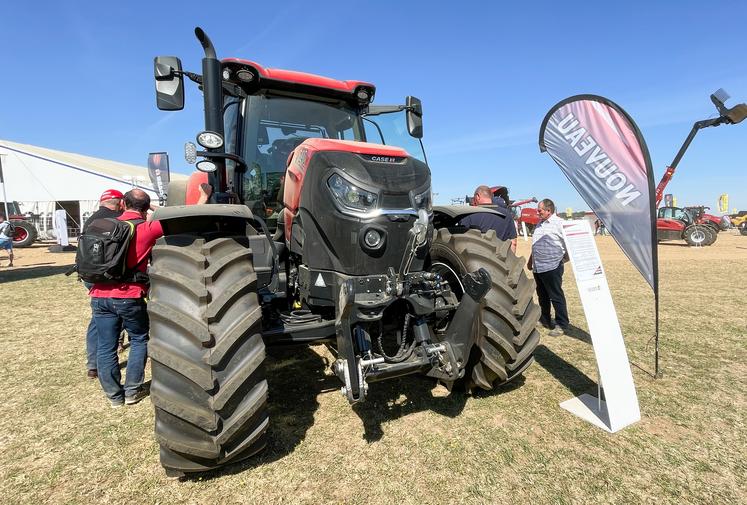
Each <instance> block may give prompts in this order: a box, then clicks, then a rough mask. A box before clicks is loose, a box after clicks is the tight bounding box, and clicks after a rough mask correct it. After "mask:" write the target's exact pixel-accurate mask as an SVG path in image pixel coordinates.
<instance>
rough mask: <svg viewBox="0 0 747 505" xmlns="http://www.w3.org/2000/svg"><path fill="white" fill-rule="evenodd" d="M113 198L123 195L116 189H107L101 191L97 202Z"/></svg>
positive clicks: (122, 196)
mask: <svg viewBox="0 0 747 505" xmlns="http://www.w3.org/2000/svg"><path fill="white" fill-rule="evenodd" d="M114 198H124V195H123V194H122V192H121V191H117V190H116V189H107V190H106V191H104V192H103V193H101V198H99V202H105V201H107V200H112V199H114Z"/></svg>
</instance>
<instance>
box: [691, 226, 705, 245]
mask: <svg viewBox="0 0 747 505" xmlns="http://www.w3.org/2000/svg"><path fill="white" fill-rule="evenodd" d="M690 238H691V239H692V241H693V242H695V243H696V244H701V243H703V242H705V239H706V235H705V232H704V231H703V230H700V229H696V230H695V231H693V232H692V234H691V235H690Z"/></svg>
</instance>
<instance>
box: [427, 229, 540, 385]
mask: <svg viewBox="0 0 747 505" xmlns="http://www.w3.org/2000/svg"><path fill="white" fill-rule="evenodd" d="M510 246H511V244H510V242H509V241H502V240H499V239H498V238H497V237H496V235H495V232H494V231H493V230H490V231H488V232H487V233H480V231H479V230H468V231H467V232H465V233H463V234H452V233H450V232H449V231H448V230H447V229H445V228H444V229H440V230H437V231H436V233H435V237H434V241H433V245H432V246H431V259H432V260H433V261H435V260H438V261H446V262H448V263H450V264H451V266H452V267H453V268H454V269H455V270H456V271H457V272H459V273H460V274H461V275H463V274H464V273H466V272H473V271H475V270H477V269H478V268H485V269H486V270H487V271H488V272H489V273H490V276H491V281H492V287H491V290H490V291H489V292H488V294H487V295H486V296H485V299H484V300H483V302H482V305H481V311H480V318H479V324H478V325H477V331H478V335H477V338H476V345H475V349H473V355H472V357H471V359H470V363H469V364H468V367H467V370H466V372H465V386H466V388H467V389H468V390H472V389H474V388H481V389H485V390H491V389H493V388H495V387H497V386H500V385H501V384H505V383H507V382H509V381H511V380H513V379H515V378H516V377H518V376H519V375H521V374H522V373H523V372H524V370H525V369H526V368H527V367H528V366H529V365H530V364H531V363H532V361H533V354H534V351H535V349H536V348H537V345H538V344H539V332H538V331H537V329H536V326H537V322H538V321H539V317H540V310H539V307H538V306H537V304H536V303H534V301H533V295H534V279H532V278H529V277H527V275H526V273H525V272H524V268H523V267H524V259H523V258H519V257H517V256H516V255H515V254H514V253H513V252H512V251H511V249H510ZM454 263H456V264H454Z"/></svg>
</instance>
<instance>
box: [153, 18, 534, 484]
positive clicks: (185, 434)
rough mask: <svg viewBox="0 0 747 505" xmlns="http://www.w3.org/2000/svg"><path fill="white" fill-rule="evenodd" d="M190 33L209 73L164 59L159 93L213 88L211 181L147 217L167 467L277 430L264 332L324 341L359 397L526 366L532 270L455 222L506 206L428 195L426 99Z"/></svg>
mask: <svg viewBox="0 0 747 505" xmlns="http://www.w3.org/2000/svg"><path fill="white" fill-rule="evenodd" d="M195 33H196V35H197V38H198V39H199V41H200V42H201V44H202V46H203V49H204V51H205V57H204V58H203V60H202V74H201V75H198V74H195V73H192V72H187V71H183V70H182V66H181V62H180V61H179V59H178V58H175V57H158V58H156V59H155V79H156V90H157V103H158V107H159V108H161V109H163V110H180V109H181V108H183V106H184V87H183V79H184V77H187V78H189V79H190V80H192V81H194V82H196V83H198V84H199V85H200V86H201V88H202V91H203V97H204V107H205V127H204V131H202V132H201V133H200V134H199V135H197V142H198V143H199V144H200V146H201V147H202V149H200V150H198V147H197V146H195V145H194V144H191V143H190V144H188V145H187V149H186V151H187V158H188V161H191V162H195V161H196V167H197V169H198V170H200V171H202V172H206V174H202V175H203V176H204V178H206V179H207V180H208V182H209V183H210V184H211V185H212V186H213V188H214V192H213V195H212V196H211V202H210V203H208V204H205V205H183V204H185V203H189V202H191V200H193V199H194V198H193V195H194V194H195V189H196V186H195V183H197V182H199V177H192V178H191V179H190V180H191V181H192V183H185V184H179V183H172V184H171V185H170V186H169V191H168V202H167V206H166V207H162V208H160V209H158V210H157V211H156V213H155V215H154V219H157V220H160V221H161V223H162V224H163V227H164V231H165V236H164V237H163V238H162V239H160V240H159V242H158V244H157V245H156V246H155V248H154V250H153V260H152V264H151V266H150V269H149V274H150V279H151V288H150V295H149V302H148V311H149V314H150V321H151V340H150V343H149V354H150V357H151V358H152V360H151V363H152V386H151V398H152V401H153V404H154V406H155V418H156V422H155V433H156V438H157V440H158V443H159V444H160V447H161V464H162V465H163V466H164V468H165V469H166V471H167V473H168V474H170V475H182V474H184V473H188V472H201V471H204V470H208V469H212V468H217V467H220V466H223V465H227V464H231V463H234V462H236V461H240V460H242V459H245V458H248V457H250V456H252V455H253V454H255V453H257V452H258V451H260V450H261V449H262V448H263V447H264V446H265V444H266V440H267V427H268V423H269V422H270V419H269V418H268V410H267V402H268V386H267V380H266V373H267V374H269V373H272V372H271V371H267V372H266V371H265V367H264V362H265V347H266V346H295V347H291V348H292V349H298V345H299V344H311V343H325V344H327V345H328V346H329V347H330V349H331V351H332V352H333V354H334V356H335V357H336V359H335V361H334V362H333V363H332V367H331V368H332V371H333V372H334V374H335V375H336V376H337V377H338V378H339V380H340V381H341V386H342V388H341V392H342V394H343V396H344V397H345V398H346V399H347V400H348V401H349V402H350V403H351V404H352V403H356V402H362V401H365V399H366V396H367V394H368V392H369V391H370V390H371V389H372V388H375V387H376V382H377V381H382V380H386V379H390V378H394V377H401V376H405V375H410V374H420V375H425V376H428V377H431V378H432V379H433V380H438V381H441V382H442V383H444V384H445V385H446V386H447V387H448V388H449V389H450V390H452V391H453V393H452V394H459V393H458V392H457V391H459V390H462V391H463V390H476V389H486V390H489V389H493V388H494V387H496V386H498V385H500V384H504V383H506V382H508V381H511V380H513V379H515V378H516V377H518V376H520V375H521V374H522V372H523V371H524V370H525V369H526V367H527V366H529V365H530V364H531V363H532V361H533V353H534V351H535V348H536V347H537V344H538V342H539V333H538V332H537V329H536V327H535V326H536V323H537V320H538V319H539V315H540V313H539V308H538V307H537V306H536V305H535V304H534V303H533V301H532V295H533V292H534V281H533V280H532V279H530V278H528V277H527V275H526V273H525V272H524V268H523V264H524V262H523V260H522V259H520V258H518V257H516V256H515V255H514V254H513V253H512V252H511V249H510V243H509V242H502V241H499V240H498V239H496V237H495V234H494V233H487V234H484V235H483V234H481V233H480V232H479V231H477V230H469V231H465V230H463V229H462V230H461V231H460V228H459V227H458V226H456V224H457V223H458V222H459V220H460V219H461V218H462V217H463V216H465V215H467V214H470V213H475V212H496V211H494V210H491V209H484V208H479V207H467V206H450V207H435V206H433V205H432V201H431V175H430V170H429V168H428V165H427V164H426V162H425V153H424V151H423V148H422V143H421V141H420V139H421V137H422V134H423V127H422V124H423V123H422V106H421V104H420V101H419V100H418V99H417V98H414V97H408V98H407V100H406V104H405V105H397V106H374V105H372V104H371V102H372V100H373V98H374V94H375V91H376V88H375V87H374V86H373V85H372V84H369V83H367V82H360V81H339V80H336V79H330V78H327V77H321V76H316V75H311V74H306V73H301V72H295V71H288V70H279V69H271V68H266V67H263V66H262V65H259V64H258V63H255V62H251V61H247V60H240V59H224V60H218V59H217V57H216V53H215V49H214V47H213V45H212V43H211V42H210V39H209V38H208V37H207V36H206V35H205V33H204V32H203V31H202V30H201V29H199V28H198V29H196V30H195ZM197 160H199V161H197ZM309 386H310V387H311V385H309ZM283 394H284V392H283V391H282V390H280V391H273V395H274V396H275V397H278V396H282V395H283ZM276 422H277V421H276Z"/></svg>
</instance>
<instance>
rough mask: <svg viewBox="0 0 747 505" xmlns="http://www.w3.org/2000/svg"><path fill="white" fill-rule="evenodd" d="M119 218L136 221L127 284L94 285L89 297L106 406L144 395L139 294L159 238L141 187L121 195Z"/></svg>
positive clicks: (144, 316) (144, 332) (144, 325)
mask: <svg viewBox="0 0 747 505" xmlns="http://www.w3.org/2000/svg"><path fill="white" fill-rule="evenodd" d="M124 206H125V211H124V213H123V214H122V215H121V216H119V218H118V219H120V220H122V221H140V223H139V224H138V225H137V226H136V228H135V234H134V236H133V237H132V240H131V241H130V247H129V249H128V251H127V269H128V271H131V272H133V280H132V282H119V283H114V284H103V283H99V284H94V285H93V287H92V288H91V290H90V291H89V295H90V296H91V306H92V307H93V318H94V321H95V323H96V329H97V330H98V346H97V350H96V369H97V370H98V375H99V382H100V383H101V387H102V389H103V390H104V393H105V394H106V396H107V397H108V398H109V401H110V402H111V406H112V407H121V406H122V405H124V404H127V405H133V404H135V403H137V402H139V401H140V400H142V399H143V398H145V397H146V396H147V395H148V392H147V391H146V390H145V389H144V388H143V379H144V376H145V361H146V359H147V358H148V312H147V310H146V306H145V296H146V295H147V293H148V284H147V276H146V274H145V271H146V270H147V268H148V259H149V258H150V253H151V250H152V249H153V246H154V245H155V244H156V240H158V239H159V238H160V237H161V236H163V228H162V227H161V223H160V222H158V221H147V220H146V218H147V212H148V210H149V209H150V197H149V196H148V194H147V193H146V192H145V191H143V190H141V189H133V190H131V191H128V192H127V193H125V195H124ZM122 328H124V329H125V330H127V334H128V335H129V337H130V354H129V356H128V358H127V371H126V378H125V384H124V388H123V387H122V384H121V379H122V376H121V373H120V371H119V359H118V358H117V344H118V341H119V334H120V332H121V331H122Z"/></svg>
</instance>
